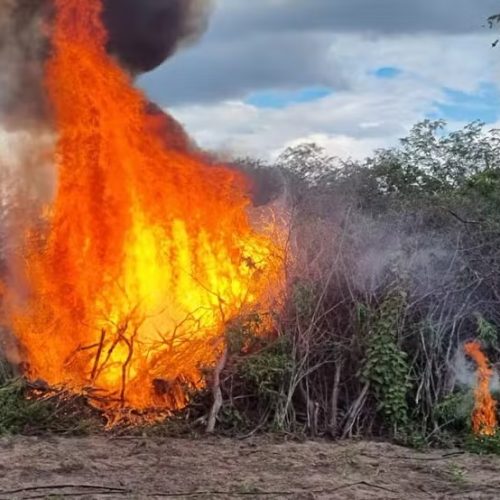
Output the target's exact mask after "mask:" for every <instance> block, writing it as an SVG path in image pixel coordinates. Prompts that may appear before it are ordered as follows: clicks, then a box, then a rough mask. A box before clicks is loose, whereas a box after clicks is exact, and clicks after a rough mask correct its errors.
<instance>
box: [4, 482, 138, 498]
mask: <svg viewBox="0 0 500 500" xmlns="http://www.w3.org/2000/svg"><path fill="white" fill-rule="evenodd" d="M70 488H74V489H77V488H81V489H88V490H102V491H108V492H112V493H129V492H130V490H127V489H125V488H119V487H114V486H101V485H94V484H52V485H47V486H27V487H25V488H18V489H17V490H9V491H0V496H5V495H16V494H17V493H27V492H29V491H40V490H66V489H70ZM87 494H88V493H87ZM10 498H12V497H10Z"/></svg>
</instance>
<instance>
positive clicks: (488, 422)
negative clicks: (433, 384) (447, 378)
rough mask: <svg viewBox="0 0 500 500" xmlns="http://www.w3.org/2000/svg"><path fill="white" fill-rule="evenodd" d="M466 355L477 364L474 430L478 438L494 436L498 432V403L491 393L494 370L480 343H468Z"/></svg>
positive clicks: (473, 416)
mask: <svg viewBox="0 0 500 500" xmlns="http://www.w3.org/2000/svg"><path fill="white" fill-rule="evenodd" d="M464 350H465V354H467V355H468V356H470V357H471V358H472V359H473V360H474V361H475V362H476V363H477V386H476V389H475V392H474V395H475V405H474V411H473V413H472V430H473V431H474V434H476V435H478V436H493V435H494V434H495V433H496V431H497V415H496V402H495V400H494V399H493V398H492V396H491V393H490V379H491V377H492V375H493V370H492V369H491V368H490V366H489V361H488V358H487V357H486V356H485V355H484V353H483V352H482V351H481V344H480V343H479V342H468V343H467V344H465V346H464Z"/></svg>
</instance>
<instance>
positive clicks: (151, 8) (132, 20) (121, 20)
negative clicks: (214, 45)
mask: <svg viewBox="0 0 500 500" xmlns="http://www.w3.org/2000/svg"><path fill="white" fill-rule="evenodd" d="M209 12H210V2H209V1H207V0H104V23H105V25H106V26H107V28H108V32H109V44H108V50H109V52H110V53H112V54H114V55H116V56H117V57H118V59H119V60H120V61H121V62H122V64H123V65H124V66H126V67H127V68H128V69H130V70H131V71H133V72H135V73H142V72H146V71H150V70H152V69H154V68H155V67H156V66H158V65H160V64H161V63H162V62H163V61H165V60H166V59H167V58H168V57H169V56H171V55H172V54H173V53H174V52H175V51H176V50H177V49H178V48H179V46H181V45H182V44H184V43H186V42H190V41H192V40H194V39H196V37H197V36H198V35H199V34H200V33H202V32H203V30H204V29H205V28H206V24H207V19H208V14H209Z"/></svg>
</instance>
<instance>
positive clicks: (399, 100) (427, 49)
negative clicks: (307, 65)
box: [171, 32, 500, 158]
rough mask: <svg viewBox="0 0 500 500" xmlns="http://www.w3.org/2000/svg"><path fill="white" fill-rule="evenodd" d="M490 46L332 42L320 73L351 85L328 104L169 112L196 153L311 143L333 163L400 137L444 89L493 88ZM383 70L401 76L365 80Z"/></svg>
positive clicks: (476, 39)
mask: <svg viewBox="0 0 500 500" xmlns="http://www.w3.org/2000/svg"><path fill="white" fill-rule="evenodd" d="M490 41H491V33H489V32H486V33H484V34H469V35H461V36H457V35H438V34H435V35H430V34H420V35H414V36H408V35H399V36H389V37H387V36H386V37H367V36H362V35H353V34H344V35H338V36H335V37H332V43H331V45H330V49H329V50H328V52H327V53H326V54H324V62H323V64H324V68H323V71H324V74H325V75H328V72H329V71H337V69H338V68H340V70H341V71H342V73H343V74H344V75H348V78H349V80H350V81H349V85H348V86H347V88H345V89H343V90H339V91H337V92H334V93H333V94H332V95H331V96H328V97H326V98H323V99H321V100H319V101H315V102H310V103H302V104H295V105H292V106H289V107H287V108H285V109H262V108H256V107H253V106H250V105H247V104H245V103H244V102H243V101H242V100H241V99H240V100H231V101H219V102H212V103H207V104H186V105H182V106H178V107H174V108H173V109H172V110H171V111H172V112H173V114H174V116H176V117H177V118H178V119H179V120H180V121H181V122H182V123H183V124H184V125H185V126H186V128H187V130H188V132H189V133H190V134H192V135H193V137H194V138H195V140H196V141H197V142H198V143H199V144H200V145H201V146H202V147H205V148H208V149H212V150H218V151H225V152H229V153H232V154H234V155H247V154H248V155H252V156H256V157H260V158H272V157H273V156H275V155H276V154H278V153H279V152H280V151H281V150H282V149H283V148H285V147H286V146H288V145H293V144H297V143H299V142H303V141H315V142H318V143H320V144H321V145H323V146H325V148H327V150H328V151H329V153H331V154H333V155H337V156H341V157H346V156H352V157H354V158H360V157H364V156H366V155H367V154H370V153H371V152H372V151H373V150H374V149H376V148H378V147H385V146H389V145H392V144H395V143H396V141H397V139H398V138H400V137H402V136H404V135H406V133H407V132H408V130H409V128H410V127H411V126H412V125H413V124H414V123H416V122H417V121H419V120H422V119H424V118H425V116H426V114H427V113H429V112H431V111H432V110H433V106H434V103H435V102H436V101H440V100H444V99H446V96H445V95H444V93H443V89H444V88H445V87H450V88H454V89H459V90H463V91H467V92H473V91H474V90H475V89H477V88H478V86H479V84H480V83H482V82H491V81H495V80H496V76H497V75H499V68H500V53H498V52H497V51H494V50H492V49H491V48H490ZM283 57H286V54H284V55H283ZM382 66H395V67H397V68H400V69H402V70H403V73H402V74H401V75H400V76H398V77H397V78H394V79H389V80H382V79H378V78H376V77H374V76H373V75H372V74H370V73H372V72H373V70H375V69H377V68H379V67H382ZM297 71H300V68H297ZM331 76H332V80H333V79H334V76H335V75H331ZM312 83H313V82H312ZM451 125H452V126H453V124H451Z"/></svg>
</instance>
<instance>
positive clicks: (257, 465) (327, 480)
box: [0, 436, 500, 500]
mask: <svg viewBox="0 0 500 500" xmlns="http://www.w3.org/2000/svg"><path fill="white" fill-rule="evenodd" d="M20 498H23V499H28V498H30V499H34V498H41V499H52V500H56V499H62V498H83V499H101V498H102V499H123V498H131V499H142V498H153V499H154V498H180V499H183V498H195V499H197V498H200V499H212V498H213V499H217V500H218V499H232V498H256V499H261V498H265V499H281V498H286V499H393V498H394V499H396V498H398V499H399V498H403V499H406V500H413V499H430V498H438V499H447V498H453V499H455V498H474V499H477V498H481V499H483V498H484V499H497V498H500V458H498V457H491V456H490V457H480V456H476V455H469V454H465V453H460V452H453V451H449V450H447V451H433V452H430V453H416V452H413V451H411V450H407V449H405V448H400V447H398V446H393V445H389V444H386V443H375V442H345V443H340V444H338V443H330V442H306V443H297V442H285V443H283V442H282V443H277V442H272V441H270V440H268V439H262V438H259V439H255V440H249V441H238V440H227V439H215V438H214V439H204V440H199V441H198V440H182V439H152V438H113V437H102V436H96V437H87V438H60V437H57V438H55V437H54V438H26V437H11V438H3V439H0V499H1V500H7V499H8V500H11V499H20Z"/></svg>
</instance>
